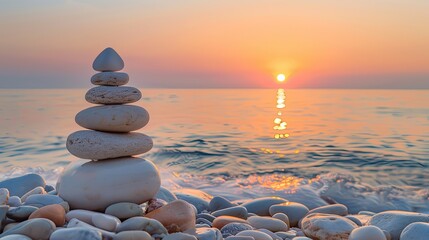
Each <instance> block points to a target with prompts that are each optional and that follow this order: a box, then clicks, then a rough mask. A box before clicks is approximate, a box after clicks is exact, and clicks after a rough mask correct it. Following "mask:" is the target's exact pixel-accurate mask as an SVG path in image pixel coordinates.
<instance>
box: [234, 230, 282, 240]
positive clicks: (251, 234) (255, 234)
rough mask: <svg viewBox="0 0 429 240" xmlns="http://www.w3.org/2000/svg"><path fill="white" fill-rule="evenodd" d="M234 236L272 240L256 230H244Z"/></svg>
mask: <svg viewBox="0 0 429 240" xmlns="http://www.w3.org/2000/svg"><path fill="white" fill-rule="evenodd" d="M235 236H249V237H253V238H254V239H255V240H273V239H272V238H271V237H270V235H268V234H266V233H263V232H260V231H256V230H245V231H242V232H239V233H237V235H235Z"/></svg>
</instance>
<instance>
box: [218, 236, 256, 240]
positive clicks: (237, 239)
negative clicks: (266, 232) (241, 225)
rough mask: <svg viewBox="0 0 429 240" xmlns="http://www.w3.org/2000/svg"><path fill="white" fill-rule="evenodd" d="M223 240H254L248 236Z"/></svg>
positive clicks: (230, 237)
mask: <svg viewBox="0 0 429 240" xmlns="http://www.w3.org/2000/svg"><path fill="white" fill-rule="evenodd" d="M225 240H255V238H254V237H250V236H229V237H227V238H225Z"/></svg>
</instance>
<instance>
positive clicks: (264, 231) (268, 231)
mask: <svg viewBox="0 0 429 240" xmlns="http://www.w3.org/2000/svg"><path fill="white" fill-rule="evenodd" d="M258 231H260V232H263V233H266V234H268V235H270V237H271V238H272V239H273V240H283V238H281V237H279V236H277V235H276V234H275V233H273V232H271V231H270V230H268V229H265V228H261V229H258Z"/></svg>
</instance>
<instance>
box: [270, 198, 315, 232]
mask: <svg viewBox="0 0 429 240" xmlns="http://www.w3.org/2000/svg"><path fill="white" fill-rule="evenodd" d="M269 212H270V215H271V216H273V215H274V214H276V213H284V214H286V215H287V216H288V218H289V222H290V226H292V227H296V226H298V222H299V221H300V220H301V219H302V218H303V217H304V216H305V215H307V213H308V212H309V209H308V208H307V207H306V206H305V205H303V204H301V203H297V202H285V203H280V204H275V205H272V206H271V207H270V209H269Z"/></svg>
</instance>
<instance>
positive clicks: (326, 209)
mask: <svg viewBox="0 0 429 240" xmlns="http://www.w3.org/2000/svg"><path fill="white" fill-rule="evenodd" d="M312 213H325V214H334V215H339V216H346V215H347V214H349V210H348V209H347V207H346V206H345V205H343V204H332V205H327V206H322V207H318V208H314V209H311V210H310V211H309V212H308V214H312Z"/></svg>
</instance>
